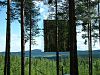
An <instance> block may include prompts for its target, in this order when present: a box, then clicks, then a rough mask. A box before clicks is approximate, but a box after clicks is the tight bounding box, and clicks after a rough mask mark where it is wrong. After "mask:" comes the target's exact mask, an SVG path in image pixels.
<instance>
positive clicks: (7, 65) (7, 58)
mask: <svg viewBox="0 0 100 75" xmlns="http://www.w3.org/2000/svg"><path fill="white" fill-rule="evenodd" d="M4 75H10V0H7V29H6V52H5V66H4Z"/></svg>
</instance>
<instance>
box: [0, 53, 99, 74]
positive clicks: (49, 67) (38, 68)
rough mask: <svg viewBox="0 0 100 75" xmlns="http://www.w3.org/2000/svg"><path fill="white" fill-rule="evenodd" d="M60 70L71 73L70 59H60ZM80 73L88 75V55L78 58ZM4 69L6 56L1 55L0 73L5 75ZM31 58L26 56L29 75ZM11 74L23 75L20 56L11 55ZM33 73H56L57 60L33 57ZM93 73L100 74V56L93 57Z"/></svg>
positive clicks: (26, 71)
mask: <svg viewBox="0 0 100 75" xmlns="http://www.w3.org/2000/svg"><path fill="white" fill-rule="evenodd" d="M59 64H60V65H59V70H60V71H59V72H60V75H62V67H63V73H64V74H69V73H70V59H69V57H67V58H64V59H63V58H62V59H60V61H59ZM78 65H79V66H78V69H79V75H88V73H89V70H88V68H89V65H88V58H87V57H84V58H82V57H79V58H78ZM3 69H4V56H1V55H0V75H3V71H4V70H3ZM28 72H29V58H27V57H26V58H25V75H29V73H28ZM10 73H11V75H21V58H20V57H19V56H11V70H10ZM31 73H32V75H56V60H54V59H47V58H32V68H31ZM93 75H100V58H93Z"/></svg>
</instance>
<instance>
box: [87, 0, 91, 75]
mask: <svg viewBox="0 0 100 75" xmlns="http://www.w3.org/2000/svg"><path fill="white" fill-rule="evenodd" d="M87 3H88V7H87V8H88V19H89V20H88V50H89V75H92V36H91V16H90V6H91V4H90V3H91V2H90V0H87Z"/></svg>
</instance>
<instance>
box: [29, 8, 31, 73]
mask: <svg viewBox="0 0 100 75" xmlns="http://www.w3.org/2000/svg"><path fill="white" fill-rule="evenodd" d="M30 10H31V9H30ZM31 29H32V16H31V11H30V47H29V48H30V49H29V50H30V51H29V75H31V39H32V37H31V34H32V33H31Z"/></svg>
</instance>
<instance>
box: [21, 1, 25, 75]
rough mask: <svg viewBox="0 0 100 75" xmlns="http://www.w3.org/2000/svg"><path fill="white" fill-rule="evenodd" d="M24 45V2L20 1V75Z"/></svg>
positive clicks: (23, 59) (22, 65)
mask: <svg viewBox="0 0 100 75" xmlns="http://www.w3.org/2000/svg"><path fill="white" fill-rule="evenodd" d="M24 62H25V43H24V0H21V75H25V74H24V69H25V68H24Z"/></svg>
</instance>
